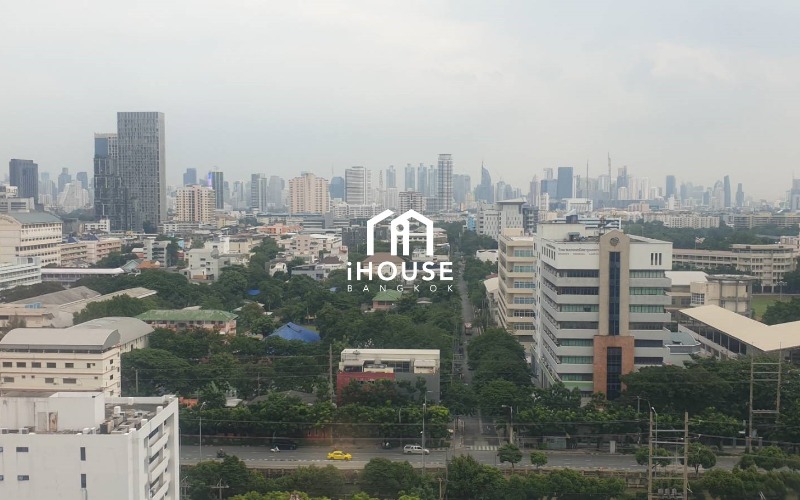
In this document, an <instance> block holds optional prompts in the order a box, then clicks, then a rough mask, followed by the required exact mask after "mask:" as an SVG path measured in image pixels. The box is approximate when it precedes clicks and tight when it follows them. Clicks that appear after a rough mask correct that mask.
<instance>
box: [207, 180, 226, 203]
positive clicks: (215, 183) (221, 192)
mask: <svg viewBox="0 0 800 500" xmlns="http://www.w3.org/2000/svg"><path fill="white" fill-rule="evenodd" d="M207 185H208V187H210V188H211V189H213V190H214V208H216V209H217V210H222V209H224V208H225V174H224V173H223V172H221V171H219V170H213V171H211V172H209V173H208V184H207Z"/></svg>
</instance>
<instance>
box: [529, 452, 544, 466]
mask: <svg viewBox="0 0 800 500" xmlns="http://www.w3.org/2000/svg"><path fill="white" fill-rule="evenodd" d="M530 457H531V465H534V466H536V468H537V469H538V468H539V467H541V466H543V465H547V454H545V452H543V451H532V452H531V455H530Z"/></svg>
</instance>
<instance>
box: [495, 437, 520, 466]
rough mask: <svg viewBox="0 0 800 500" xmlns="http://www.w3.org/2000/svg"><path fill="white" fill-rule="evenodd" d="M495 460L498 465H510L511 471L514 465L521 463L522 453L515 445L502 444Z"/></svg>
mask: <svg viewBox="0 0 800 500" xmlns="http://www.w3.org/2000/svg"><path fill="white" fill-rule="evenodd" d="M497 459H498V460H500V463H505V462H508V463H510V464H511V469H514V465H516V464H518V463H519V462H521V461H522V451H520V449H519V447H518V446H517V445H515V444H511V443H508V444H504V445H503V446H501V447H500V448H498V450H497Z"/></svg>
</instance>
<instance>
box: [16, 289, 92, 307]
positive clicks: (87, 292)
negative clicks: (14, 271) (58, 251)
mask: <svg viewBox="0 0 800 500" xmlns="http://www.w3.org/2000/svg"><path fill="white" fill-rule="evenodd" d="M99 296H100V293H99V292H95V291H94V290H92V289H91V288H87V287H85V286H78V287H75V288H70V289H68V290H61V291H60V292H52V293H45V294H43V295H37V296H36V297H29V298H27V299H21V300H15V301H14V302H11V304H37V303H38V304H42V305H47V306H49V305H53V306H61V305H64V304H69V303H71V302H77V301H79V300H84V299H90V298H92V297H99Z"/></svg>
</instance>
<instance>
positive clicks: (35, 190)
mask: <svg viewBox="0 0 800 500" xmlns="http://www.w3.org/2000/svg"><path fill="white" fill-rule="evenodd" d="M8 174H9V175H8V178H9V184H11V185H12V186H16V187H17V188H18V189H17V196H18V197H19V198H33V202H34V203H39V165H37V164H36V163H34V162H33V160H19V159H16V158H14V159H12V160H11V161H9V162H8Z"/></svg>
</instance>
